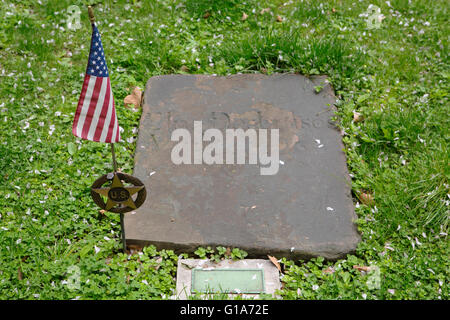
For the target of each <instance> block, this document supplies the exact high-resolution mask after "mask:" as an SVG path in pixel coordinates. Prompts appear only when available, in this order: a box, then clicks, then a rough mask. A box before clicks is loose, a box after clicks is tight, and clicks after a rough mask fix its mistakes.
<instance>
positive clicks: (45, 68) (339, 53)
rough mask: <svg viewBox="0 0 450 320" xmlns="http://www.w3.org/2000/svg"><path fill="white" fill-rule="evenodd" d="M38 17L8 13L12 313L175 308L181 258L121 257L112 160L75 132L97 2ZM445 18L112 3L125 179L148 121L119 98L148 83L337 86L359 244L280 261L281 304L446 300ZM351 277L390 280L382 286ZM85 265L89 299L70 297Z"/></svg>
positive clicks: (0, 133) (2, 274)
mask: <svg viewBox="0 0 450 320" xmlns="http://www.w3.org/2000/svg"><path fill="white" fill-rule="evenodd" d="M41 2H42V5H39V4H38V3H36V2H35V1H3V2H1V3H0V208H1V209H0V214H1V217H0V265H1V267H0V298H1V299H74V298H80V299H116V298H117V299H125V298H128V299H160V298H168V297H170V296H172V295H173V294H174V292H173V290H174V287H175V280H174V278H175V276H176V261H177V259H178V257H177V256H176V255H175V254H174V253H173V252H172V251H170V250H167V251H165V250H163V251H161V252H158V251H156V250H155V248H153V247H149V248H146V249H144V251H143V252H142V253H140V254H138V253H135V254H133V255H130V256H126V255H124V254H121V253H120V241H119V239H120V234H119V225H120V224H119V218H118V216H117V215H114V214H110V213H106V214H105V215H103V214H101V213H99V211H98V210H97V208H96V207H95V205H94V204H93V203H92V200H91V198H90V193H89V187H90V185H91V184H92V182H93V181H94V180H95V179H96V178H98V177H99V176H100V175H102V174H104V173H105V172H108V171H109V170H111V159H110V151H109V146H107V145H104V144H99V143H93V142H88V141H80V140H79V139H77V138H75V137H74V136H73V135H72V134H71V124H72V120H73V114H74V111H75V108H76V103H77V100H78V97H79V92H80V90H81V84H82V79H83V72H84V71H85V68H86V63H87V56H88V50H89V40H90V25H89V22H88V17H87V12H86V11H87V10H86V9H85V5H86V4H87V2H86V1H70V2H69V1H44V0H41ZM370 3H372V4H374V5H377V6H378V7H380V9H381V13H382V14H383V15H384V16H385V19H384V20H383V21H382V23H381V26H380V28H379V29H368V28H367V25H366V20H365V19H366V18H365V17H364V16H360V15H361V14H363V13H364V12H365V11H366V10H367V8H368V6H369V4H370ZM72 4H76V5H79V6H80V8H81V10H82V15H81V24H82V28H81V29H79V30H77V31H71V30H68V29H67V26H66V23H65V22H64V21H62V20H63V19H66V18H67V12H66V11H65V10H67V8H68V7H69V5H72ZM264 8H270V11H269V12H265V13H261V10H262V9H264ZM448 9H449V5H448V2H447V1H445V0H441V1H431V2H430V1H407V0H398V1H392V0H391V1H390V3H387V2H385V1H371V2H366V1H362V2H360V1H353V0H351V1H347V0H340V1H337V0H336V1H323V2H321V3H319V1H306V0H305V1H284V2H283V1H275V0H274V1H256V0H247V1H245V2H242V1H237V0H228V1H214V0H211V1H207V0H201V1H194V0H188V1H180V0H177V1H168V0H161V1H129V2H128V3H127V2H125V1H117V2H116V3H115V2H113V1H102V2H99V4H98V5H96V6H95V13H96V18H97V21H98V27H99V30H100V32H101V35H102V41H103V46H104V48H105V55H106V58H107V63H108V67H109V70H110V74H111V82H112V87H113V90H114V96H115V101H116V108H117V110H118V118H119V123H120V125H121V127H122V128H123V132H122V139H123V141H124V142H123V143H120V144H119V145H118V146H117V147H116V153H117V157H118V162H119V167H120V168H122V170H123V171H124V172H127V173H131V172H132V169H133V168H132V166H133V154H134V149H135V144H134V139H135V138H136V133H135V132H136V131H135V130H134V128H136V127H137V125H138V121H139V117H140V112H133V111H132V110H130V109H127V108H125V107H124V106H123V99H124V97H125V96H126V95H127V94H128V93H129V92H130V88H132V87H134V86H136V85H138V86H140V87H141V88H143V87H144V85H145V82H146V80H147V79H148V78H150V77H151V76H154V75H161V74H170V73H185V72H186V70H188V73H205V74H218V75H227V74H233V73H237V72H246V73H253V72H255V73H259V72H262V73H267V74H271V73H274V72H300V73H303V74H307V75H311V74H326V75H328V76H329V79H330V81H331V83H332V85H333V87H334V88H335V91H336V95H337V97H338V100H337V102H336V107H337V110H338V111H337V114H336V122H337V123H338V125H339V127H340V128H341V130H342V131H343V132H345V135H344V137H343V140H344V143H345V152H346V154H347V160H348V167H349V170H350V172H351V174H352V192H353V195H354V200H355V207H356V208H355V210H356V212H357V215H358V220H357V224H358V228H359V230H360V232H361V234H362V242H361V243H360V245H359V246H358V249H357V252H356V253H355V255H349V256H348V257H347V258H346V259H342V260H339V261H336V262H326V261H323V259H321V258H317V259H313V260H311V261H308V262H305V261H287V260H286V259H282V265H283V266H284V277H283V290H282V291H281V292H279V294H280V296H281V297H282V298H284V299H448V278H449V262H448V261H449V248H448V240H447V233H448V221H449V201H450V198H449V177H450V172H449V165H448V160H449V159H450V155H449V143H448V142H449V138H450V135H449V128H450V124H449V117H448V114H449V111H450V110H449V101H448V91H449V81H448V80H449V75H450V70H449V57H448V39H449V34H450V32H449V26H448V23H447V21H448V16H449V15H448ZM243 12H245V13H246V14H247V15H248V18H247V19H246V20H245V21H242V20H241V17H242V15H243ZM206 13H207V14H206ZM205 14H206V15H205ZM277 15H280V16H281V17H283V19H284V21H283V22H277V21H276V16H277ZM182 67H183V68H182ZM182 70H184V71H182ZM354 112H359V113H360V114H361V115H362V116H363V117H364V121H362V122H354V121H353V113H354ZM73 145H75V146H76V148H75V152H73V151H74V149H73ZM363 193H366V194H371V195H373V198H374V204H373V205H372V204H364V203H363V202H361V200H360V198H361V195H362V194H363ZM217 250H218V251H219V253H220V252H221V250H222V251H223V248H220V249H219V248H218V249H217ZM236 252H238V251H236ZM197 254H198V255H200V256H202V257H203V256H204V257H206V256H207V255H208V254H209V255H213V256H214V258H216V257H217V255H215V254H214V253H212V252H209V251H205V250H200V249H199V250H198V251H197ZM184 256H186V255H184ZM355 265H357V266H370V265H371V266H376V267H377V268H378V270H379V275H380V282H379V286H375V287H373V286H371V285H370V281H371V280H370V279H371V277H372V278H373V276H374V272H373V271H372V272H369V273H368V274H366V273H364V272H360V271H358V270H357V269H354V268H353V266H355ZM71 266H76V267H77V268H78V270H79V275H80V287H79V289H74V290H71V289H70V288H69V287H70V283H71V281H72V280H71V279H73V271H71V270H73V269H70V267H71Z"/></svg>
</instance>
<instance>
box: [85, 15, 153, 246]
mask: <svg viewBox="0 0 450 320" xmlns="http://www.w3.org/2000/svg"><path fill="white" fill-rule="evenodd" d="M88 12H89V20H90V21H91V23H94V22H95V17H94V11H93V9H92V7H91V6H88ZM110 145H111V154H112V162H113V170H114V171H113V172H110V173H108V174H105V175H103V176H101V177H100V178H98V179H97V180H95V182H94V183H93V184H92V186H91V197H92V199H93V200H94V202H95V203H96V204H97V205H98V206H99V207H100V208H101V209H103V210H105V211H109V212H114V213H118V214H119V215H120V229H121V237H122V246H123V251H124V252H126V248H127V244H126V238H125V226H124V213H126V212H130V211H133V210H135V209H137V208H139V207H140V206H141V205H142V204H143V203H144V201H145V198H146V197H147V191H146V189H145V185H144V184H143V183H142V182H141V181H140V180H139V179H138V178H136V177H133V176H131V175H128V174H126V173H122V172H119V171H118V170H117V161H116V153H115V150H114V143H110ZM122 181H123V182H125V183H127V184H131V185H132V186H124V184H123V182H122ZM109 182H111V183H110V184H109ZM105 183H108V185H109V186H107V187H103V185H104V184H105ZM134 194H137V196H136V199H135V200H134V199H133V197H132V196H133V195H134ZM103 197H106V198H107V201H106V202H105V201H104V200H103Z"/></svg>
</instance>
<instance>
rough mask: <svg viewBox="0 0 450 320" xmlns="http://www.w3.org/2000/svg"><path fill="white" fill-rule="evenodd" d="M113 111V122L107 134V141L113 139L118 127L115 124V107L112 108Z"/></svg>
mask: <svg viewBox="0 0 450 320" xmlns="http://www.w3.org/2000/svg"><path fill="white" fill-rule="evenodd" d="M112 111H113V112H112V114H111V124H110V126H109V129H108V134H107V135H106V141H111V140H112V137H113V135H112V134H113V131H114V130H115V129H116V126H115V124H116V116H115V110H114V107H113V108H112Z"/></svg>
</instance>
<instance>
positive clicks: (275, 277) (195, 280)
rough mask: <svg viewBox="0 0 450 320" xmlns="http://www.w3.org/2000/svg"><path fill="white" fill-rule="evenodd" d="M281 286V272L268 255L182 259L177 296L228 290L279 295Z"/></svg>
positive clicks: (251, 295) (252, 295) (210, 294)
mask: <svg viewBox="0 0 450 320" xmlns="http://www.w3.org/2000/svg"><path fill="white" fill-rule="evenodd" d="M279 289H281V282H280V273H279V272H278V269H277V268H276V267H275V265H274V264H273V263H272V262H270V261H269V260H265V259H244V260H237V261H233V260H231V259H225V260H222V261H219V262H218V263H216V262H214V261H211V260H207V259H179V260H178V268H177V285H176V295H175V297H173V298H175V299H180V300H185V299H187V298H188V297H189V296H190V295H194V294H200V295H201V296H202V297H204V298H208V297H213V295H214V294H219V293H225V294H228V295H229V296H230V297H233V296H234V295H237V294H240V295H242V297H244V298H259V297H260V295H261V294H267V295H271V296H272V297H276V296H275V294H276V290H279Z"/></svg>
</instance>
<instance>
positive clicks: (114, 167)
mask: <svg viewBox="0 0 450 320" xmlns="http://www.w3.org/2000/svg"><path fill="white" fill-rule="evenodd" d="M88 13H89V20H90V21H91V24H93V23H95V16H94V9H92V6H88ZM110 145H111V154H112V161H113V170H114V174H116V173H117V161H116V153H115V151H114V143H113V142H111V143H110ZM120 229H121V230H120V231H121V234H122V246H123V252H124V253H126V249H127V242H126V239H125V226H124V216H123V213H120Z"/></svg>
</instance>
